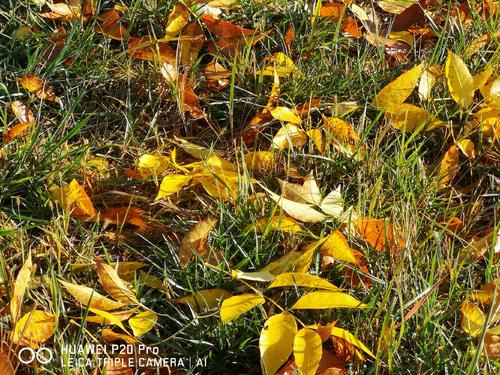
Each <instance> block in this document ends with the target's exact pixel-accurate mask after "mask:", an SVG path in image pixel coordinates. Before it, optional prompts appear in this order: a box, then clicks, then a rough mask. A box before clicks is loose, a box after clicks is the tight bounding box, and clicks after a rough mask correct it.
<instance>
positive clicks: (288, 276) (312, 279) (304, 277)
mask: <svg viewBox="0 0 500 375" xmlns="http://www.w3.org/2000/svg"><path fill="white" fill-rule="evenodd" d="M289 286H293V287H298V286H300V287H306V288H316V289H326V290H335V291H339V288H338V287H337V286H335V285H333V284H332V283H330V282H329V281H327V280H325V279H322V278H321V277H319V276H315V275H310V274H308V273H302V272H290V273H282V274H281V275H278V276H276V277H275V278H274V280H273V282H272V283H271V284H270V285H269V286H268V288H283V287H289Z"/></svg>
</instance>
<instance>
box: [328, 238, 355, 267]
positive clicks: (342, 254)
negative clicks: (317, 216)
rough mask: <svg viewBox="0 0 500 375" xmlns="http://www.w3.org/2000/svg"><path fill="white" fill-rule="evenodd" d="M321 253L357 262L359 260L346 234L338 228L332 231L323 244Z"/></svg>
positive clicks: (353, 262) (345, 260)
mask: <svg viewBox="0 0 500 375" xmlns="http://www.w3.org/2000/svg"><path fill="white" fill-rule="evenodd" d="M321 254H323V255H326V256H330V257H332V258H334V259H337V260H342V261H344V262H348V263H352V264H357V263H358V260H357V258H356V256H355V254H354V250H353V249H351V247H350V246H349V243H348V242H347V239H346V238H345V237H344V235H343V234H342V233H341V232H340V231H338V230H336V231H334V232H333V233H331V234H330V235H329V236H328V237H327V238H326V241H325V242H324V243H323V245H322V246H321Z"/></svg>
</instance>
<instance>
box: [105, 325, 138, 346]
mask: <svg viewBox="0 0 500 375" xmlns="http://www.w3.org/2000/svg"><path fill="white" fill-rule="evenodd" d="M101 338H102V340H103V341H104V342H107V343H112V342H115V341H124V342H126V343H127V344H135V343H137V342H138V340H137V339H136V338H135V337H134V336H130V335H126V334H123V333H116V332H113V331H112V330H110V329H109V328H104V329H103V330H102V332H101Z"/></svg>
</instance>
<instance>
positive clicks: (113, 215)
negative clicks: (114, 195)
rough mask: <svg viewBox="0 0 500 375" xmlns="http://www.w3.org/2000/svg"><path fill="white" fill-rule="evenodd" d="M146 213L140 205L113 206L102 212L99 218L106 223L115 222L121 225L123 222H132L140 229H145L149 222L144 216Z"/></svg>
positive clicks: (131, 223) (114, 223)
mask: <svg viewBox="0 0 500 375" xmlns="http://www.w3.org/2000/svg"><path fill="white" fill-rule="evenodd" d="M144 215H146V211H144V210H143V209H141V208H139V207H134V206H127V207H113V208H108V209H107V210H106V211H104V212H101V213H100V215H99V219H100V220H101V221H104V223H105V225H106V224H113V225H116V226H121V225H123V224H130V225H135V226H136V227H139V228H140V229H145V228H146V226H147V224H148V223H147V221H146V220H144V219H143V218H142V216H144Z"/></svg>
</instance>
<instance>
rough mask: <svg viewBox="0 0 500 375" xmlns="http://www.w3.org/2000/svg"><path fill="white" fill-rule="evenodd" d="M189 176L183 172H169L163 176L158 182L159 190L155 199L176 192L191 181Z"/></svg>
mask: <svg viewBox="0 0 500 375" xmlns="http://www.w3.org/2000/svg"><path fill="white" fill-rule="evenodd" d="M191 178H192V177H191V176H188V175H183V174H169V175H167V176H165V177H163V180H162V181H161V184H160V190H159V191H158V195H157V196H156V198H155V200H159V199H162V198H164V197H168V196H170V195H172V194H175V193H177V192H178V191H179V190H181V189H182V188H183V187H184V186H186V185H187V184H188V183H189V182H190V181H191Z"/></svg>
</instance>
